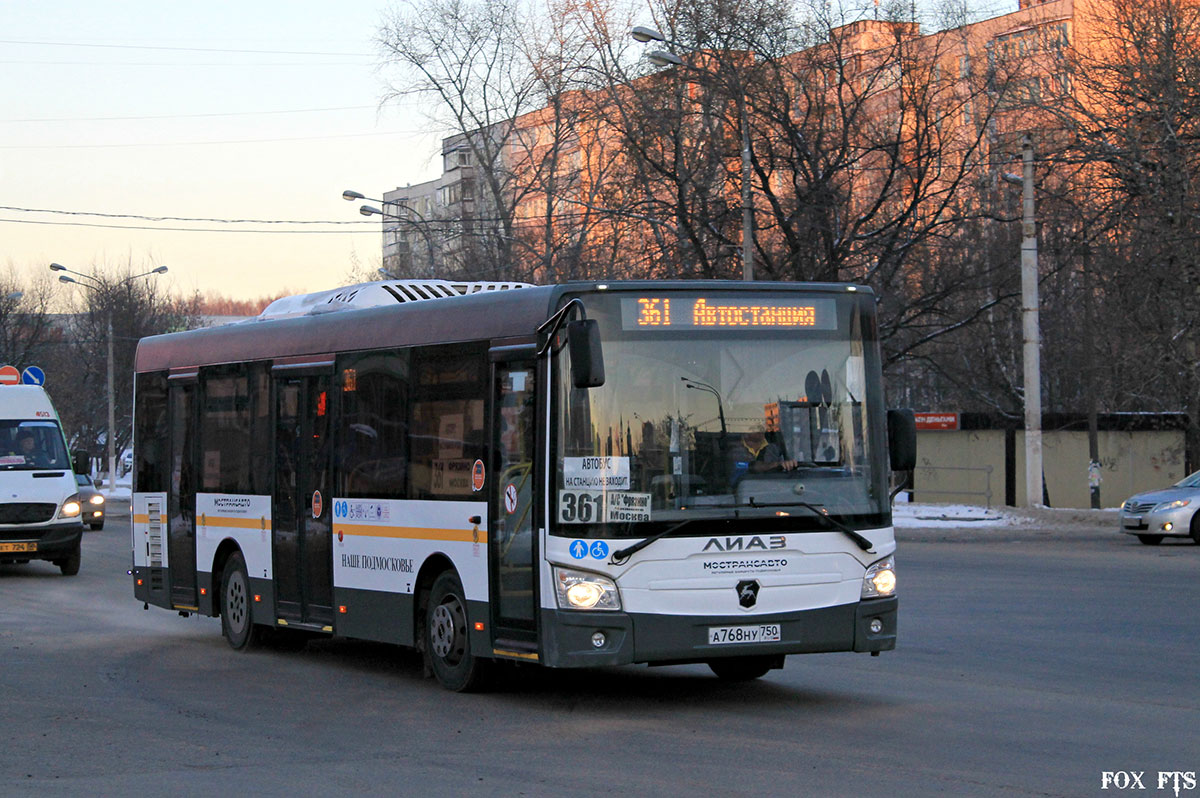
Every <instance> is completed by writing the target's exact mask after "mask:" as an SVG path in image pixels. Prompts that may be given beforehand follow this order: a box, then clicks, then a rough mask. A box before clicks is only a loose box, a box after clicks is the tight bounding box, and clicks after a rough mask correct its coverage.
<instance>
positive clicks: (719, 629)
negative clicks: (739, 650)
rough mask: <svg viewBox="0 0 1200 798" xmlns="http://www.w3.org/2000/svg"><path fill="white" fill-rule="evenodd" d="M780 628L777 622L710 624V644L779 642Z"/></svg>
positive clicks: (780, 638)
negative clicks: (738, 624) (746, 624)
mask: <svg viewBox="0 0 1200 798" xmlns="http://www.w3.org/2000/svg"><path fill="white" fill-rule="evenodd" d="M782 639H783V638H782V637H780V628H779V624H777V623H760V624H757V625H754V626H710V627H708V642H709V645H713V646H720V645H724V644H726V643H772V642H778V641H780V640H782Z"/></svg>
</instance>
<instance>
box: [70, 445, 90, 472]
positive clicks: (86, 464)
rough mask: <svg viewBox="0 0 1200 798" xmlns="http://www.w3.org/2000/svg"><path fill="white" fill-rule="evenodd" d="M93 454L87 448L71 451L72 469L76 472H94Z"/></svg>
mask: <svg viewBox="0 0 1200 798" xmlns="http://www.w3.org/2000/svg"><path fill="white" fill-rule="evenodd" d="M91 465H92V456H91V454H90V453H89V452H88V450H87V449H76V450H75V451H73V452H71V470H73V471H74V472H75V473H76V474H90V473H92V468H91Z"/></svg>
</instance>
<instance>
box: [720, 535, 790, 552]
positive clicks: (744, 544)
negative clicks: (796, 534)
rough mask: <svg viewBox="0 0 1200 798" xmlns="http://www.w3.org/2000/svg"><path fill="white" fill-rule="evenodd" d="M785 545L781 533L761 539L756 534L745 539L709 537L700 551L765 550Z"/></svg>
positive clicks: (785, 542) (780, 547)
mask: <svg viewBox="0 0 1200 798" xmlns="http://www.w3.org/2000/svg"><path fill="white" fill-rule="evenodd" d="M786 545H787V538H786V537H784V536H783V535H771V536H770V537H768V538H767V539H766V542H764V541H763V539H762V538H760V537H759V536H758V535H755V536H754V537H752V538H750V539H749V540H747V539H746V538H725V539H724V540H722V539H721V538H709V539H708V542H707V543H705V544H704V548H703V549H701V551H702V552H704V551H708V550H710V549H711V550H713V551H754V550H756V549H757V550H760V551H767V550H768V549H782V548H783V547H784V546H786Z"/></svg>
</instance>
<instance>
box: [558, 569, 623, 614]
mask: <svg viewBox="0 0 1200 798" xmlns="http://www.w3.org/2000/svg"><path fill="white" fill-rule="evenodd" d="M554 586H555V590H556V592H557V593H558V608H559V609H561V610H619V609H621V596H620V594H618V593H617V583H616V582H614V581H613V580H611V579H609V578H608V577H607V576H601V575H600V574H593V573H589V572H587V571H576V570H574V569H571V568H555V569H554Z"/></svg>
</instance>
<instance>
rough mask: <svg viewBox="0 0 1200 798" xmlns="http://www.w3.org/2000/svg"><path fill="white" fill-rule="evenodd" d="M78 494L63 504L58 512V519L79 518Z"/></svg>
mask: <svg viewBox="0 0 1200 798" xmlns="http://www.w3.org/2000/svg"><path fill="white" fill-rule="evenodd" d="M79 511H80V507H79V494H78V493H76V494H75V495H74V496H72V497H71V498H69V499H67V500H66V501H65V502H63V505H62V507H61V508H60V509H59V511H58V517H59V518H78V517H79Z"/></svg>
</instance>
